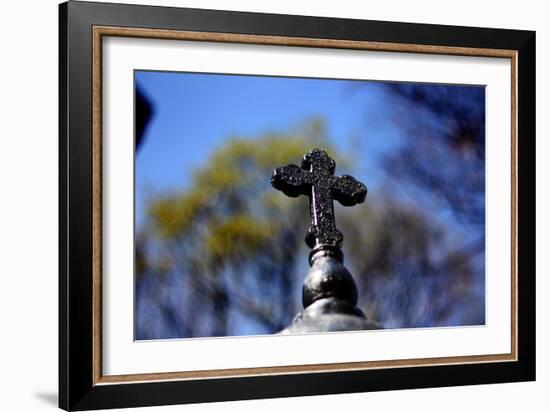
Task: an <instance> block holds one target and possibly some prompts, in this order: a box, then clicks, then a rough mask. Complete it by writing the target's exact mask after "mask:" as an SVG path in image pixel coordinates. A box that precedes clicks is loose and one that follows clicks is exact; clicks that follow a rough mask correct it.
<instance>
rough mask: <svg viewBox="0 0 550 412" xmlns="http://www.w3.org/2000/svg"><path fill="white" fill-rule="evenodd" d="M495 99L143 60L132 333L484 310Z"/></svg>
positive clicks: (392, 322)
mask: <svg viewBox="0 0 550 412" xmlns="http://www.w3.org/2000/svg"><path fill="white" fill-rule="evenodd" d="M485 103H486V102H485V86H483V85H461V84H432V83H413V82H384V81H370V80H346V79H324V78H322V79H321V78H301V77H277V76H259V75H236V74H223V73H194V72H172V71H145V70H135V71H134V109H135V110H134V113H135V117H134V127H135V166H134V173H135V191H134V193H135V199H134V203H135V222H134V223H135V239H134V242H135V243H134V244H135V276H134V279H135V284H134V288H135V289H134V292H135V302H134V334H135V336H134V337H135V339H136V340H155V339H181V338H206V337H224V336H242V335H265V334H279V333H281V334H290V333H325V332H326V333H328V332H345V331H357V330H376V329H405V328H442V327H465V326H470V327H472V326H483V325H485V321H486V319H485V298H486V295H485Z"/></svg>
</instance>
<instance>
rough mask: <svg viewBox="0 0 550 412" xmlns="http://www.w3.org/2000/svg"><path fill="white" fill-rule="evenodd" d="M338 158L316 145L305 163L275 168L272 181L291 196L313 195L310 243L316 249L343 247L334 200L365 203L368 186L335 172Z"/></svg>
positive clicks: (310, 203)
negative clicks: (335, 214)
mask: <svg viewBox="0 0 550 412" xmlns="http://www.w3.org/2000/svg"><path fill="white" fill-rule="evenodd" d="M335 166H336V164H335V163H334V160H333V159H332V158H331V157H330V156H329V155H328V154H327V152H325V151H324V150H320V149H313V150H310V151H309V153H307V154H306V155H305V156H304V158H303V160H302V167H298V166H296V165H293V164H291V165H288V166H283V167H278V168H276V169H275V170H274V171H273V175H272V176H271V184H272V185H273V187H274V188H275V189H278V190H281V191H282V192H283V193H285V194H286V195H287V196H290V197H297V196H299V195H306V196H308V197H309V205H310V212H311V226H310V228H309V231H308V233H307V235H306V243H307V245H308V246H309V247H310V248H312V249H319V248H323V247H333V248H336V247H340V246H341V244H342V241H343V236H342V233H341V232H340V231H339V230H338V229H337V228H336V221H335V217H334V205H333V200H338V201H339V202H340V203H341V204H343V205H344V206H353V205H355V204H357V203H362V202H363V201H364V200H365V197H366V195H367V187H366V186H365V185H364V184H363V183H361V182H358V181H357V180H355V178H353V177H352V176H348V175H342V176H334V169H335Z"/></svg>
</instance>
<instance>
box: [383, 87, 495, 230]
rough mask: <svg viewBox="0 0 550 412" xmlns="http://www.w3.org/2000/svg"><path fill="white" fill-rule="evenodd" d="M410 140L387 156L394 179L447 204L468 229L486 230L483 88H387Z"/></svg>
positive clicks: (398, 120) (390, 172)
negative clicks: (416, 187) (479, 226)
mask: <svg viewBox="0 0 550 412" xmlns="http://www.w3.org/2000/svg"><path fill="white" fill-rule="evenodd" d="M385 87H386V89H387V90H388V91H389V93H390V96H392V98H393V106H394V107H395V115H394V118H395V122H396V124H398V125H399V126H400V127H401V128H402V129H403V134H404V135H405V136H406V138H405V139H403V142H402V144H401V146H400V148H399V149H398V150H395V151H392V152H391V153H389V154H388V156H387V158H386V162H385V167H386V169H387V171H388V174H389V175H391V177H392V179H401V180H402V181H403V182H405V183H412V184H414V185H416V186H418V187H419V188H421V189H422V190H425V191H426V193H427V194H428V195H430V196H434V197H436V198H437V199H438V200H440V201H442V202H445V205H446V207H448V208H449V210H451V211H452V212H453V213H454V215H455V217H456V218H457V219H459V220H462V221H463V222H464V223H466V224H473V225H484V224H485V87H483V86H453V85H435V84H434V85H431V84H415V83H386V84H385Z"/></svg>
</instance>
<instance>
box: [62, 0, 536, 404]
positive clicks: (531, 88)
mask: <svg viewBox="0 0 550 412" xmlns="http://www.w3.org/2000/svg"><path fill="white" fill-rule="evenodd" d="M92 25H105V26H126V27H142V28H163V29H174V30H195V31H217V32H227V33H246V34H264V35H275V36H277V35H280V36H282V35H284V36H297V37H311V38H316V37H319V38H332V39H344V40H368V41H381V42H392V43H409V44H428V45H440V46H444V45H447V46H461V47H476V48H495V49H511V50H517V51H518V52H519V56H518V66H519V71H518V74H519V76H518V89H519V93H518V95H519V104H518V130H519V133H520V136H521V137H520V138H519V139H518V145H519V163H518V168H519V169H518V172H519V181H520V182H521V186H520V190H519V192H520V193H521V196H520V197H518V201H519V204H518V227H519V238H518V241H519V245H521V247H520V248H519V256H518V259H519V270H518V273H519V274H520V276H519V289H518V303H519V306H520V308H521V310H520V311H519V314H518V316H519V329H518V339H519V346H518V348H519V352H518V361H517V362H498V363H487V364H462V365H446V366H426V367H412V368H395V369H380V370H367V371H351V372H330V373H300V374H291V375H274V376H258V377H238V378H221V379H204V380H190V381H169V382H149V383H132V384H113V385H97V386H94V385H93V383H92V269H91V267H92V265H91V262H92V208H91V205H92V167H91V166H92V156H91V149H92V146H91V135H92V118H91V113H92V90H91V89H92V74H91V70H92V49H91V48H92ZM59 110H60V113H59V203H60V205H59V216H60V223H59V406H60V407H61V408H63V409H65V410H89V409H107V408H122V407H136V406H155V405H169V404H181V403H192V402H216V401H225V400H244V399H262V398H271V397H290V396H307V395H320V394H337V393H351V392H364V391H381V390H395V389H406V388H409V389H412V388H426V387H441V386H457V385H471V384H484V383H500V382H517V381H529V380H534V379H535V201H534V199H535V33H534V32H531V31H521V30H503V29H485V28H467V27H455V26H440V25H428V24H411V23H389V22H379V21H361V20H352V19H333V18H319V17H303V16H288V15H271V14H258V13H242V12H227V11H213V10H200V9H181V8H170V7H155V6H134V5H123V4H109V3H87V2H74V1H71V2H68V3H64V4H62V5H60V8H59Z"/></svg>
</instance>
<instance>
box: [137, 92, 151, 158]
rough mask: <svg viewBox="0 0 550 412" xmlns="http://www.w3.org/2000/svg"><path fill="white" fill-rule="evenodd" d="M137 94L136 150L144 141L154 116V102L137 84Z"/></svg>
mask: <svg viewBox="0 0 550 412" xmlns="http://www.w3.org/2000/svg"><path fill="white" fill-rule="evenodd" d="M135 90H136V95H135V99H136V101H135V105H136V106H135V110H136V113H135V122H136V151H137V150H139V147H140V145H141V143H142V141H143V136H144V134H145V130H146V128H147V124H148V123H149V121H150V120H151V117H152V116H153V104H152V103H151V101H150V100H149V98H148V97H147V96H146V95H145V94H143V91H142V90H141V89H140V88H139V87H137V86H136V89H135Z"/></svg>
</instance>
